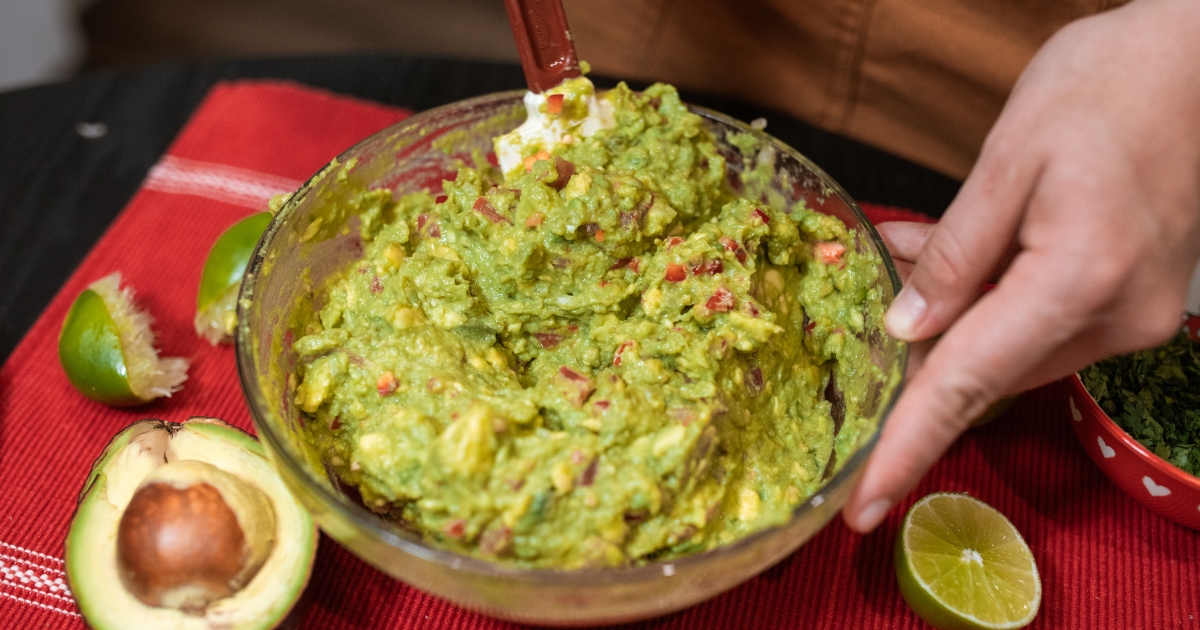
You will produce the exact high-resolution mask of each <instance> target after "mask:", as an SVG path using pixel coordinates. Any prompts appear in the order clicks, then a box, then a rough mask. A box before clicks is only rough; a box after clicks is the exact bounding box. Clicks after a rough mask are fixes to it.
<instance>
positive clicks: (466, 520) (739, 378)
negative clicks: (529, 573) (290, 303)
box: [293, 79, 882, 569]
mask: <svg viewBox="0 0 1200 630" xmlns="http://www.w3.org/2000/svg"><path fill="white" fill-rule="evenodd" d="M527 103H532V105H531V107H533V108H534V111H533V112H532V113H533V114H534V116H531V118H538V117H540V119H541V121H542V123H544V125H545V127H546V128H550V129H552V130H553V131H554V133H552V134H541V135H538V134H536V133H533V134H531V133H528V128H526V131H525V132H521V133H517V132H514V134H510V135H509V136H506V137H504V138H500V139H498V140H497V151H496V153H497V154H499V155H500V156H501V160H500V162H501V164H502V165H504V167H502V168H496V167H493V166H491V165H489V164H488V163H487V162H485V161H483V160H477V162H478V164H477V165H475V166H472V167H468V166H464V167H462V168H460V169H459V170H458V172H457V175H456V177H455V178H454V179H453V180H452V181H451V180H447V181H445V182H444V183H443V190H442V191H441V193H440V194H431V193H426V192H416V193H411V194H405V195H402V196H393V194H392V193H391V192H390V191H388V190H374V191H365V192H362V193H360V194H359V196H358V198H356V199H355V200H354V203H355V204H356V206H357V207H359V208H360V209H362V223H361V229H362V232H363V240H364V245H363V247H364V255H363V258H362V259H361V260H360V261H357V262H356V263H354V264H353V265H352V266H351V267H349V268H347V269H345V270H344V272H342V273H340V274H338V275H336V276H335V277H334V278H332V279H331V280H330V281H329V282H327V283H326V285H325V286H324V288H322V289H319V290H318V295H317V298H316V299H315V300H314V303H315V305H316V306H315V307H314V312H313V313H312V317H311V320H310V321H309V322H308V323H307V328H306V329H305V333H306V334H305V335H304V336H302V337H300V338H299V339H297V340H296V341H295V343H294V345H293V349H294V351H295V353H296V355H297V358H298V360H299V368H298V371H299V376H300V379H299V382H298V386H297V387H296V388H295V394H294V400H295V403H296V405H297V406H298V407H299V409H300V410H301V411H302V412H303V413H304V414H305V417H306V418H307V422H306V427H307V428H306V430H307V431H308V434H309V439H311V441H312V442H313V444H314V445H315V446H316V448H317V450H318V451H319V452H320V453H321V454H322V457H323V458H324V460H325V462H326V464H327V465H328V466H329V467H330V468H331V469H332V471H334V472H335V473H336V475H337V476H338V477H339V478H340V479H341V480H342V481H343V482H344V483H345V484H347V485H348V486H352V487H354V488H356V489H357V491H358V492H359V493H360V494H361V497H362V501H363V503H364V504H365V505H366V506H368V507H369V508H370V509H372V510H374V511H376V512H377V513H380V514H382V515H384V516H385V517H386V518H389V519H391V520H393V521H394V522H396V523H398V524H400V525H401V526H402V527H405V528H408V529H410V530H412V531H414V532H418V533H419V534H421V535H422V536H424V537H425V538H426V539H427V540H429V541H431V542H433V543H434V544H437V545H439V546H443V547H446V548H449V549H453V550H455V551H458V552H461V553H465V554H470V555H475V556H479V557H483V558H486V559H489V560H493V561H497V562H502V563H507V564H513V565H518V566H525V567H550V568H563V569H566V568H576V567H585V566H588V567H603V566H621V565H629V564H637V563H641V562H645V561H647V560H652V559H658V558H664V557H672V556H676V555H681V554H686V553H692V552H696V551H700V550H705V549H709V548H712V547H714V546H717V545H721V544H724V543H728V542H730V541H733V540H735V539H738V538H740V537H743V536H745V535H747V534H749V533H751V532H754V531H757V530H760V529H762V528H764V527H767V526H770V525H774V524H779V523H782V522H784V521H786V520H787V519H788V517H789V515H790V513H791V511H792V510H793V509H794V508H795V507H796V506H798V505H799V504H800V502H801V501H803V500H805V499H807V498H808V497H809V496H810V495H811V494H812V493H813V492H814V491H815V489H816V488H817V487H818V486H819V485H820V483H821V481H822V479H823V477H824V476H826V475H827V474H828V473H829V472H830V471H831V470H832V467H833V462H832V461H831V457H833V453H835V441H836V439H835V434H837V433H838V431H837V430H838V427H839V426H847V425H849V426H854V427H856V428H857V427H860V426H862V425H863V424H864V423H865V422H866V420H864V419H863V417H862V415H863V413H862V412H861V411H860V409H859V406H858V405H857V404H850V403H848V402H847V401H850V400H851V399H853V400H858V399H859V398H861V397H862V395H863V392H861V391H858V392H852V391H851V389H852V388H853V387H855V386H856V385H855V384H860V383H862V382H864V377H863V374H864V373H865V372H869V371H871V370H874V371H875V373H876V375H877V373H878V368H877V367H875V366H874V364H873V363H872V362H871V361H870V359H869V357H868V349H867V342H866V341H865V340H864V338H865V336H866V328H867V326H866V324H867V322H868V321H871V322H878V321H879V319H880V317H881V312H882V295H881V293H880V289H879V288H877V286H876V285H877V274H878V271H877V270H878V269H879V264H880V262H879V259H878V257H877V255H876V254H874V253H873V252H871V251H861V250H859V249H857V248H856V247H855V245H854V243H855V241H854V236H853V234H852V232H851V231H850V230H848V229H847V228H846V226H845V225H843V224H842V223H841V222H840V221H838V220H837V219H836V218H834V217H830V216H826V215H824V214H820V213H817V212H814V211H811V210H809V209H807V208H806V207H805V206H804V204H803V203H802V202H801V203H796V204H793V205H792V206H790V207H773V205H772V204H768V203H765V202H763V201H760V200H759V199H760V198H759V197H758V196H755V197H754V198H746V197H740V196H738V194H736V193H735V192H734V191H733V189H732V187H731V185H730V184H729V183H728V181H727V169H726V161H725V158H724V157H722V154H721V153H720V152H719V151H718V148H717V144H716V141H715V140H714V138H713V137H711V135H710V134H709V132H708V131H707V130H706V128H705V126H704V124H703V122H702V119H701V118H700V117H699V116H697V115H695V114H693V113H691V112H690V111H688V109H687V108H686V107H685V106H684V104H683V103H681V102H680V100H679V97H678V95H677V94H676V92H675V90H674V89H673V88H672V87H670V86H667V85H655V86H653V87H650V88H649V89H647V90H646V91H645V92H641V93H636V92H633V91H631V90H629V89H628V88H627V87H625V86H624V85H620V86H618V87H617V88H615V89H613V90H610V91H608V92H606V93H604V94H602V95H596V94H594V92H593V90H592V87H591V83H590V82H588V81H587V80H586V79H576V80H571V81H568V82H567V83H564V84H563V85H562V86H560V87H558V88H555V89H554V90H550V91H549V93H548V95H539V96H538V97H537V98H535V99H533V100H532V101H531V100H530V99H527ZM514 151H515V152H516V153H517V155H516V158H515V159H514V157H513V155H514ZM776 205H777V204H776ZM843 390H846V395H845V396H843V394H842V391H843ZM876 394H877V392H876ZM856 396H857V398H855V397H856ZM872 426H873V425H872ZM843 433H846V432H845V431H843ZM848 448H849V447H847V449H848ZM833 459H836V457H833Z"/></svg>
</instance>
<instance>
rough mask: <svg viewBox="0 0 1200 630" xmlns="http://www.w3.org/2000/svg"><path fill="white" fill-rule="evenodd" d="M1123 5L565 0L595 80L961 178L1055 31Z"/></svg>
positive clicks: (1059, 0)
mask: <svg viewBox="0 0 1200 630" xmlns="http://www.w3.org/2000/svg"><path fill="white" fill-rule="evenodd" d="M1124 1H1125V0H565V2H564V4H565V6H566V10H567V17H568V19H569V20H570V24H571V30H572V33H573V34H574V36H575V42H576V46H577V50H578V52H579V55H580V57H581V58H582V59H585V60H587V61H588V62H590V63H591V64H592V66H593V67H594V68H595V69H596V71H597V72H599V73H602V74H605V75H608V76H613V77H620V78H630V79H640V80H662V81H668V82H671V83H674V84H676V85H678V86H680V87H681V88H686V89H691V90H702V91H705V92H710V93H714V94H722V95H727V96H734V97H738V98H741V99H743V100H748V101H751V102H754V103H758V104H760V105H763V106H766V107H771V108H774V109H778V110H781V111H784V112H788V113H790V114H792V115H794V116H796V117H798V118H801V119H803V120H805V121H808V122H810V123H812V124H815V125H817V126H819V127H822V128H824V129H827V130H829V131H834V132H837V133H841V134H845V135H847V136H850V137H852V138H855V139H858V140H862V141H864V142H867V143H869V144H872V145H875V146H877V147H880V148H882V149H885V150H888V151H891V152H893V153H896V154H898V155H901V156H904V157H906V158H909V159H911V160H913V161H916V162H919V163H921V164H925V165H926V166H929V167H931V168H933V169H936V170H938V171H941V172H943V173H945V174H947V175H950V176H952V177H955V178H958V179H962V178H964V177H966V175H967V172H968V171H969V170H970V168H971V164H972V163H973V162H974V161H975V157H976V155H977V154H978V152H979V148H980V146H981V145H982V144H983V139H984V136H986V135H987V132H988V129H989V128H990V127H991V125H992V123H993V122H994V121H995V119H996V117H997V116H998V115H999V113H1000V109H1001V107H1002V106H1003V105H1004V101H1005V99H1006V98H1007V96H1008V92H1009V90H1011V89H1012V86H1013V83H1014V82H1015V81H1016V79H1017V76H1018V75H1019V74H1020V73H1021V70H1022V69H1023V68H1024V67H1025V65H1026V64H1027V63H1028V62H1029V59H1030V58H1031V57H1032V56H1033V54H1034V53H1035V52H1037V49H1038V48H1039V47H1040V46H1041V45H1042V43H1043V42H1045V41H1046V39H1048V38H1049V37H1050V35H1051V34H1053V33H1054V31H1056V30H1058V29H1059V28H1060V27H1062V26H1063V25H1065V24H1066V23H1068V22H1070V21H1073V20H1075V19H1078V18H1080V17H1084V16H1086V15H1090V14H1092V13H1096V12H1098V11H1102V10H1105V9H1108V8H1110V7H1112V6H1115V5H1118V4H1122V3H1123V2H1124Z"/></svg>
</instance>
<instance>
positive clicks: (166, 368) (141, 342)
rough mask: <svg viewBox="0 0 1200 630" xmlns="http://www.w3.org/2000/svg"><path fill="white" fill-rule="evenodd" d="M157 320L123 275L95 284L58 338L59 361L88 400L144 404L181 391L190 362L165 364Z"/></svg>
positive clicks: (168, 361)
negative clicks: (123, 284) (137, 299)
mask: <svg viewBox="0 0 1200 630" xmlns="http://www.w3.org/2000/svg"><path fill="white" fill-rule="evenodd" d="M152 321H153V320H152V319H151V318H150V316H149V315H147V314H146V313H143V312H141V311H139V310H138V309H137V307H136V306H134V304H133V290H132V289H130V288H129V287H125V288H121V274H120V273H119V272H118V273H114V274H112V275H109V276H105V277H103V278H101V279H99V280H97V281H95V282H93V283H92V284H91V286H89V287H88V288H87V289H85V290H84V291H83V293H80V294H79V297H77V298H75V303H74V304H72V305H71V310H70V311H69V312H68V313H67V318H66V319H65V320H64V321H63V327H62V332H61V333H59V336H58V360H59V362H61V363H62V366H63V370H64V371H65V372H66V373H67V378H68V379H70V381H71V384H72V385H74V386H75V389H78V390H79V391H80V392H81V393H82V394H83V395H84V396H87V397H88V398H91V399H92V400H95V401H98V402H102V403H105V404H109V405H118V406H128V405H140V404H142V403H146V402H149V401H151V400H154V399H155V398H159V397H161V396H170V395H171V393H172V392H176V391H179V389H180V387H181V386H182V383H183V381H185V380H187V367H188V362H187V359H178V358H175V359H160V358H159V357H158V351H157V350H155V349H154V333H153V332H151V331H150V324H151V322H152Z"/></svg>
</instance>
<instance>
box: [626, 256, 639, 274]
mask: <svg viewBox="0 0 1200 630" xmlns="http://www.w3.org/2000/svg"><path fill="white" fill-rule="evenodd" d="M641 265H642V261H641V260H638V259H637V258H634V259H632V260H630V261H629V270H630V271H632V272H633V273H637V272H638V267H640V266H641Z"/></svg>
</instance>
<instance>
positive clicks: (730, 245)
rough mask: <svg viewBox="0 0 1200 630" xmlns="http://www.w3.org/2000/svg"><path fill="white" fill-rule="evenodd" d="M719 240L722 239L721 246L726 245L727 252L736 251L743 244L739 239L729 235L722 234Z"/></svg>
mask: <svg viewBox="0 0 1200 630" xmlns="http://www.w3.org/2000/svg"><path fill="white" fill-rule="evenodd" d="M719 240H720V241H721V246H722V247H724V248H725V251H727V252H736V251H737V250H739V249H741V248H742V246H741V245H738V242H737V241H735V240H733V239H732V238H729V237H728V236H722V237H721V238H720V239H719Z"/></svg>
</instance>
